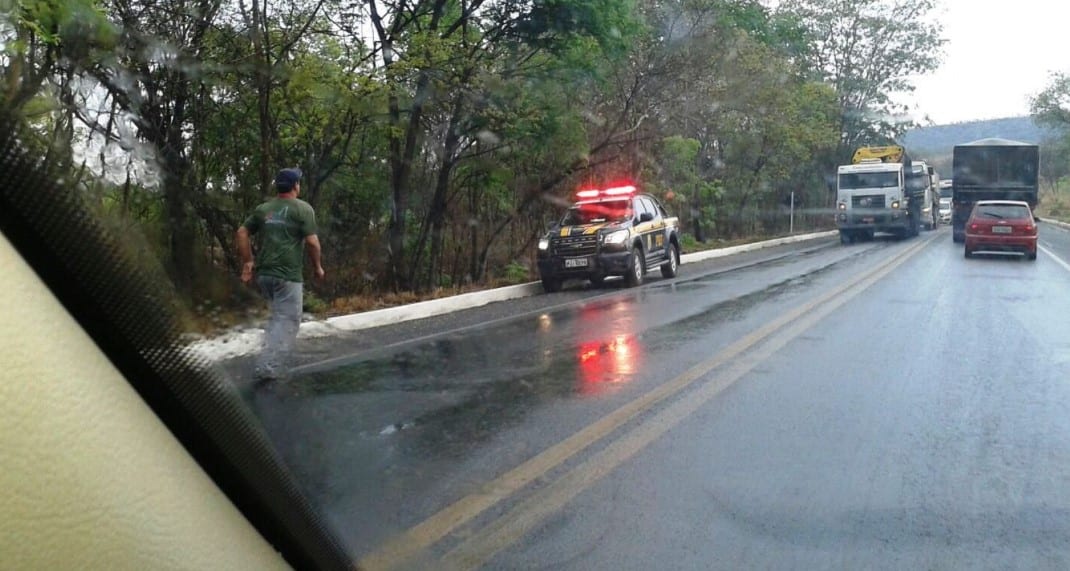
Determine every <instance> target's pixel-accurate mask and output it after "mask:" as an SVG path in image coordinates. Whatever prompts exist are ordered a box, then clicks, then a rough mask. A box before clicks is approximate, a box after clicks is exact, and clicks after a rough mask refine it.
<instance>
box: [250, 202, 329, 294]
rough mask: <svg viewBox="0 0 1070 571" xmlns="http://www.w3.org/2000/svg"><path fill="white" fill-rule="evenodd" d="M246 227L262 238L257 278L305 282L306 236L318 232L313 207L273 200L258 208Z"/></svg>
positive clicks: (306, 204)
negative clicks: (264, 277)
mask: <svg viewBox="0 0 1070 571" xmlns="http://www.w3.org/2000/svg"><path fill="white" fill-rule="evenodd" d="M243 226H245V227H246V228H248V229H249V232H250V233H252V234H255V235H258V237H259V243H260V250H259V252H258V253H257V256H256V273H257V274H258V275H262V276H272V277H276V278H279V279H283V280H286V281H288V282H301V281H304V276H303V273H302V271H301V268H302V265H303V262H304V256H305V248H304V246H305V236H311V235H313V234H315V233H316V213H315V212H314V211H313V210H312V206H310V205H309V204H308V203H307V202H305V201H304V200H299V199H297V198H273V199H271V200H269V201H267V202H265V203H263V204H261V205H260V206H257V207H256V210H254V211H253V214H252V215H251V216H249V218H248V219H247V220H246V221H245V224H243Z"/></svg>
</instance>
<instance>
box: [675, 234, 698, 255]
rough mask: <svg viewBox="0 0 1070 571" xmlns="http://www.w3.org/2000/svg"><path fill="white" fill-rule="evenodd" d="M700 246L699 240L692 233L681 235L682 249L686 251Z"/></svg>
mask: <svg viewBox="0 0 1070 571" xmlns="http://www.w3.org/2000/svg"><path fill="white" fill-rule="evenodd" d="M699 246H700V244H699V241H698V240H696V239H695V237H694V236H692V235H691V234H681V235H680V249H681V250H682V251H684V252H690V251H692V250H696V249H698V248H699Z"/></svg>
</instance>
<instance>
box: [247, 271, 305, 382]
mask: <svg viewBox="0 0 1070 571" xmlns="http://www.w3.org/2000/svg"><path fill="white" fill-rule="evenodd" d="M256 281H257V284H259V285H260V292H261V293H262V294H263V295H264V299H266V300H267V302H268V306H269V308H270V310H271V317H270V318H269V319H268V323H267V327H265V328H264V346H263V348H262V349H261V351H260V356H259V357H258V358H257V362H256V375H257V376H258V377H266V378H278V377H282V376H285V375H286V374H287V373H288V372H289V366H290V358H291V354H292V353H293V350H294V345H295V344H296V343H297V330H298V328H299V327H300V326H301V310H302V308H303V296H302V292H303V288H302V284H301V282H288V281H286V280H283V279H279V278H276V277H271V276H257V278H256Z"/></svg>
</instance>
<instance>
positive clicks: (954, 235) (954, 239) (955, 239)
mask: <svg viewBox="0 0 1070 571" xmlns="http://www.w3.org/2000/svg"><path fill="white" fill-rule="evenodd" d="M951 241H952V242H954V243H956V244H961V243H963V242H965V241H966V237H965V236H963V235H962V234H959V233H958V232H952V233H951Z"/></svg>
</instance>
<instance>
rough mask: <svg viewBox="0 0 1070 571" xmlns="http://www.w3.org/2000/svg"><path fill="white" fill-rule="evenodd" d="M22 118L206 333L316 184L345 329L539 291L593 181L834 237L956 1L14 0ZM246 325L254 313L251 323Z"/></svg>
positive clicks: (234, 306)
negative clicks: (536, 266) (847, 199)
mask: <svg viewBox="0 0 1070 571" xmlns="http://www.w3.org/2000/svg"><path fill="white" fill-rule="evenodd" d="M8 6H9V7H10V9H9V10H8V11H7V12H6V13H4V14H2V15H0V34H2V36H0V37H2V38H3V42H2V49H3V52H2V59H0V73H2V75H3V78H4V82H3V86H4V88H3V91H2V92H0V96H2V98H3V104H4V105H5V106H6V107H7V108H10V109H15V110H17V111H18V112H20V113H21V114H22V116H23V117H24V118H25V122H26V124H27V126H28V128H29V130H30V132H31V133H32V134H33V136H32V138H31V140H28V141H27V144H29V145H34V146H35V150H36V151H38V152H40V153H41V155H42V156H43V157H44V159H45V160H46V161H48V162H49V164H52V165H54V166H55V167H56V168H57V172H62V173H65V174H64V179H65V180H66V181H67V183H68V184H69V185H70V187H71V188H72V190H74V191H77V192H81V193H83V194H84V195H85V196H86V199H87V202H88V203H89V204H90V205H91V208H93V209H94V210H95V212H96V213H97V214H99V215H100V216H102V217H104V218H106V219H108V220H109V221H110V223H111V224H113V225H114V227H115V228H116V231H117V232H120V233H121V235H122V236H124V237H125V239H126V240H128V241H130V242H131V243H132V247H133V248H135V249H137V250H138V251H139V252H142V253H143V254H144V255H145V259H146V260H151V261H147V262H146V264H147V265H154V264H157V263H158V264H159V265H160V266H162V268H163V271H166V272H167V273H168V274H169V275H170V276H171V278H172V281H173V282H174V284H175V288H176V291H177V292H178V295H179V297H180V299H181V300H183V303H184V304H185V306H186V307H188V308H189V310H190V314H191V317H190V328H191V329H202V330H203V329H209V328H212V327H224V326H226V325H227V324H229V323H232V322H235V321H240V320H242V319H245V318H247V317H248V316H250V315H255V312H256V308H257V307H258V302H257V301H256V298H255V295H253V293H252V292H251V291H250V290H249V289H248V288H245V287H243V286H242V285H241V284H240V283H239V282H238V280H237V279H236V277H235V276H236V271H235V270H236V267H237V264H238V260H237V258H236V254H235V251H234V244H233V236H234V231H235V229H236V228H237V226H238V225H239V224H240V223H241V222H242V221H243V219H244V217H245V216H246V214H247V213H248V212H249V210H250V209H251V208H252V207H253V206H255V205H256V204H257V203H258V202H260V201H261V200H263V199H264V198H265V196H267V195H268V194H269V193H270V192H271V186H270V182H271V180H272V177H273V175H274V173H275V171H276V170H277V169H278V168H280V167H283V166H294V165H296V166H300V167H301V168H302V169H303V170H304V172H305V179H304V181H303V184H302V187H303V196H302V198H304V199H305V200H307V201H308V202H310V203H311V204H312V205H313V206H314V207H315V208H316V210H317V213H318V218H319V224H320V235H321V240H322V242H323V244H324V251H325V255H324V256H325V257H324V261H325V264H324V265H325V268H326V270H327V274H328V280H327V281H326V282H325V283H322V284H312V285H311V286H310V288H309V290H310V291H309V298H308V300H306V309H308V310H309V311H313V312H316V313H331V312H344V311H352V310H360V309H368V308H372V307H377V306H381V305H391V304H396V303H405V302H408V301H414V300H418V299H426V298H428V297H435V296H441V295H445V294H449V293H455V292H462V291H470V290H472V289H477V288H481V287H489V286H493V285H500V284H506V283H518V282H523V281H530V280H532V279H534V277H535V276H534V274H533V265H532V262H533V255H532V254H533V250H534V245H535V243H536V242H537V240H538V237H539V236H540V235H541V234H542V233H543V232H544V231H545V229H546V228H547V226H548V225H549V223H550V222H551V221H552V220H553V219H555V218H557V217H558V216H560V213H561V209H562V208H563V207H564V206H565V205H567V203H568V201H569V198H570V196H571V193H572V192H573V191H574V190H575V189H576V188H577V187H578V186H579V185H598V184H606V183H610V182H613V181H620V180H634V181H638V182H639V183H640V184H641V185H642V186H643V187H644V189H646V190H648V191H649V192H652V193H653V194H655V195H657V196H658V197H659V198H660V199H661V200H662V201H663V202H664V203H665V204H666V205H667V206H668V208H669V209H670V210H671V211H672V212H673V214H676V215H678V216H679V217H680V219H681V223H682V227H683V229H684V231H685V232H686V233H687V235H688V237H689V238H688V242H687V245H686V247H685V250H686V251H695V250H698V249H702V248H707V247H711V246H714V245H723V244H726V243H734V242H737V241H752V240H755V239H757V238H759V237H765V236H776V235H784V234H786V233H787V231H788V205H789V203H790V197H791V193H792V192H793V191H794V193H795V201H796V207H797V210H796V218H795V230H796V232H805V231H812V230H814V229H820V228H827V227H829V224H830V220H829V215H828V213H827V210H826V208H827V207H828V206H829V204H830V201H831V196H830V194H829V192H828V189H827V187H826V178H825V177H826V176H827V174H828V173H830V172H834V168H835V165H836V164H837V163H839V162H840V161H841V160H843V159H844V158H846V157H848V156H849V155H850V152H851V150H852V149H853V148H854V147H856V146H858V145H861V144H867V143H884V142H887V141H890V140H891V139H893V138H895V137H898V136H899V135H901V134H902V133H903V132H904V131H905V130H906V129H907V128H909V127H911V126H912V123H911V122H910V120H909V118H908V117H907V115H906V108H905V107H904V106H902V105H901V104H899V103H898V102H897V101H896V100H894V99H893V97H892V96H893V94H895V93H902V92H905V91H909V90H910V89H911V85H910V81H909V80H910V78H911V77H916V76H917V75H918V74H919V73H924V72H926V71H930V70H932V69H934V68H935V66H936V65H937V63H938V59H939V56H940V52H941V47H942V40H941V39H940V31H941V30H940V24H939V22H938V20H937V19H936V18H932V17H929V14H930V13H932V11H933V9H934V2H933V0H880V1H874V2H866V3H862V2H825V1H822V0H785V1H783V2H779V3H778V4H777V7H776V8H775V9H774V8H768V7H766V6H765V5H764V4H763V3H761V2H758V1H756V0H675V1H668V2H662V1H658V2H652V1H649V0H536V1H524V2H520V1H513V0H501V1H499V0H415V1H393V0H386V1H382V0H378V1H344V0H132V1H129V0H124V1H122V2H119V1H117V0H56V1H48V0H44V1H36V0H35V1H31V0H15V2H14V3H10V4H8ZM246 311H251V312H252V313H246Z"/></svg>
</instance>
